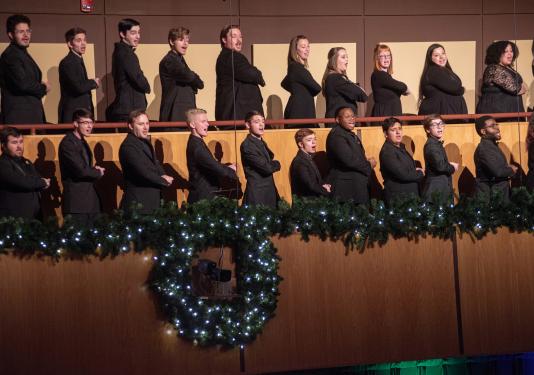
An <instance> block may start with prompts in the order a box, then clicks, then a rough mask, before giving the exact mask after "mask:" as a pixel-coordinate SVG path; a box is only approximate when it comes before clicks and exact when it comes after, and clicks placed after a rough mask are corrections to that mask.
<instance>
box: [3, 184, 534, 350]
mask: <svg viewBox="0 0 534 375" xmlns="http://www.w3.org/2000/svg"><path fill="white" fill-rule="evenodd" d="M499 227H508V228H509V229H510V230H512V231H514V232H522V231H528V232H530V233H532V232H534V194H533V193H529V192H528V191H527V190H526V189H524V188H520V189H514V190H513V191H512V195H511V198H510V201H509V202H503V201H502V199H500V197H492V198H491V199H487V198H476V199H473V198H465V199H462V200H461V201H460V202H459V203H458V204H457V205H452V204H451V203H450V202H447V201H444V200H441V199H439V197H436V198H435V199H434V200H432V201H431V202H428V203H425V202H421V201H420V200H419V199H415V198H413V199H406V200H403V201H397V202H394V203H393V204H391V205H390V206H386V205H385V204H384V203H383V202H381V201H372V202H371V204H370V206H369V207H366V206H361V205H354V204H351V203H339V202H336V201H333V200H330V199H325V198H320V199H295V200H294V202H293V205H292V207H290V206H289V205H288V204H287V203H285V202H282V203H281V204H280V206H279V208H278V209H277V210H273V209H269V208H266V207H248V206H242V207H237V206H236V202H235V201H231V200H227V199H224V198H218V199H215V200H212V201H203V202H198V203H196V204H194V205H189V206H187V205H184V206H183V207H178V206H177V205H176V203H169V204H167V205H166V206H164V207H162V208H161V209H159V210H157V211H156V212H155V213H154V214H153V215H150V216H146V215H139V214H138V213H137V212H136V210H135V209H134V210H132V211H131V212H130V213H123V212H121V211H117V212H115V213H114V214H113V215H111V216H102V217H101V218H99V219H98V220H97V221H96V223H95V225H94V226H93V227H92V228H79V227H78V226H77V225H75V224H74V223H73V222H72V221H70V220H69V218H68V217H67V218H66V220H65V223H64V224H63V226H59V225H58V222H57V220H53V219H51V220H48V221H45V222H44V223H41V222H38V221H24V220H21V219H14V218H0V253H15V254H17V255H21V256H33V255H38V256H50V257H53V258H54V259H55V260H57V261H60V260H61V258H62V257H84V256H90V255H93V256H99V257H106V256H115V255H118V254H120V253H126V252H129V251H135V252H142V251H144V250H145V249H147V248H150V249H151V250H152V251H153V253H154V256H153V261H154V266H153V269H152V272H151V277H150V287H151V289H152V290H153V291H154V293H155V294H156V295H157V296H158V300H159V302H160V304H161V307H162V310H163V311H164V312H165V314H166V317H167V320H168V322H169V323H170V324H171V325H172V326H173V327H174V329H175V330H176V332H177V333H178V335H180V336H182V337H184V338H186V339H189V340H191V341H193V342H194V343H195V344H198V345H201V346H208V345H224V346H230V347H233V346H237V345H244V344H246V343H248V342H250V341H252V340H253V339H254V338H255V337H256V336H257V335H258V334H259V333H260V332H261V331H262V329H263V327H264V325H265V323H266V322H267V321H268V319H270V318H271V317H273V316H274V314H275V310H276V304H277V296H278V285H279V283H280V281H281V278H280V276H279V275H278V264H279V260H280V259H279V258H278V256H277V254H276V248H275V247H274V246H273V244H272V242H271V241H270V237H272V236H275V235H278V236H283V237H284V236H289V235H292V234H294V233H298V234H300V236H301V238H302V239H303V240H304V241H307V240H308V239H309V237H310V236H312V235H314V236H318V237H320V238H322V239H332V240H340V241H343V243H344V244H345V246H346V248H347V250H351V249H356V250H359V251H364V250H365V248H366V247H368V246H371V245H373V244H375V243H377V244H384V243H385V242H386V241H388V239H389V238H390V237H393V238H400V237H407V238H409V239H414V238H417V237H419V236H432V237H439V238H443V239H450V238H452V237H453V236H454V234H455V233H456V232H460V233H468V234H470V235H472V236H474V237H476V238H482V237H483V236H484V235H486V234H487V233H489V232H495V231H496V230H497V228H499ZM218 246H229V247H231V248H233V249H234V251H235V260H236V276H237V287H238V291H239V295H238V296H236V297H235V298H232V299H230V300H220V299H219V300H216V299H203V298H201V297H198V296H195V295H194V293H193V291H192V276H191V266H192V264H193V260H194V259H195V258H196V257H198V256H199V254H200V253H201V252H202V251H203V250H205V249H206V248H208V247H218Z"/></svg>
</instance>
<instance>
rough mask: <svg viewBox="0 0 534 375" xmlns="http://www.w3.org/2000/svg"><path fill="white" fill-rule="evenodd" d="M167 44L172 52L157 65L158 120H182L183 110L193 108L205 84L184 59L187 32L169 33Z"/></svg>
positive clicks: (187, 39)
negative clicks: (160, 91) (159, 98)
mask: <svg viewBox="0 0 534 375" xmlns="http://www.w3.org/2000/svg"><path fill="white" fill-rule="evenodd" d="M168 42H169V45H170V46H171V50H170V51H169V52H168V53H167V54H166V55H165V57H163V59H162V60H161V61H160V63H159V78H160V80H161V90H162V95H161V106H160V111H159V120H160V121H185V120H186V116H185V111H187V110H188V109H191V108H196V98H195V95H196V93H197V92H198V90H202V89H203V88H204V82H202V80H201V79H200V77H199V76H198V74H196V73H195V72H193V71H192V70H191V69H189V66H187V63H186V62H185V59H184V55H185V53H186V51H187V48H188V47H189V30H188V29H186V28H185V27H179V28H177V29H171V30H169V38H168ZM169 130H173V129H169Z"/></svg>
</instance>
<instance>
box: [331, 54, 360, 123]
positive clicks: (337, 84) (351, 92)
mask: <svg viewBox="0 0 534 375" xmlns="http://www.w3.org/2000/svg"><path fill="white" fill-rule="evenodd" d="M348 64H349V55H348V54H347V51H346V50H345V48H343V47H334V48H331V49H330V51H328V63H327V65H326V70H325V72H324V76H323V82H322V83H323V95H324V97H325V98H326V113H325V117H327V118H329V117H334V115H335V113H336V110H337V109H339V108H342V107H348V108H351V109H352V110H353V111H354V113H358V109H357V107H356V102H362V103H365V102H366V101H367V94H366V93H365V91H363V89H362V88H361V87H360V86H359V85H358V84H357V83H354V82H352V81H351V80H350V79H349V78H348V77H347V65H348Z"/></svg>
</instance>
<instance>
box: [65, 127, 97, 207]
mask: <svg viewBox="0 0 534 375" xmlns="http://www.w3.org/2000/svg"><path fill="white" fill-rule="evenodd" d="M58 155H59V168H60V170H61V181H62V183H63V201H62V210H63V213H64V214H94V213H98V212H100V199H99V198H98V195H97V193H96V190H95V187H94V182H95V181H96V180H98V179H99V178H100V177H101V175H100V172H99V171H98V170H97V169H95V168H94V167H93V153H92V152H91V149H90V148H89V145H88V144H87V142H86V141H85V139H84V140H82V139H79V138H78V137H76V136H75V135H74V133H73V132H71V133H67V134H66V135H65V137H63V139H62V140H61V143H60V144H59V152H58Z"/></svg>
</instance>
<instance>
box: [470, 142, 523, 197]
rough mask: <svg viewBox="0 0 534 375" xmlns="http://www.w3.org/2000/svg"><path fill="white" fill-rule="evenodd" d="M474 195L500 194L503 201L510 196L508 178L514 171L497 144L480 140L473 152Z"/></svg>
mask: <svg viewBox="0 0 534 375" xmlns="http://www.w3.org/2000/svg"><path fill="white" fill-rule="evenodd" d="M474 158H475V167H476V189H475V190H476V194H477V195H482V194H493V193H496V192H500V193H501V194H502V196H503V198H504V200H505V201H508V199H509V195H510V181H509V180H510V177H512V176H513V175H514V171H513V169H512V168H510V166H509V165H508V161H507V160H506V157H505V156H504V154H503V152H502V151H501V149H500V148H499V146H498V145H497V142H495V141H493V140H491V139H486V138H481V139H480V143H479V144H478V146H477V148H476V150H475V157H474Z"/></svg>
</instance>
